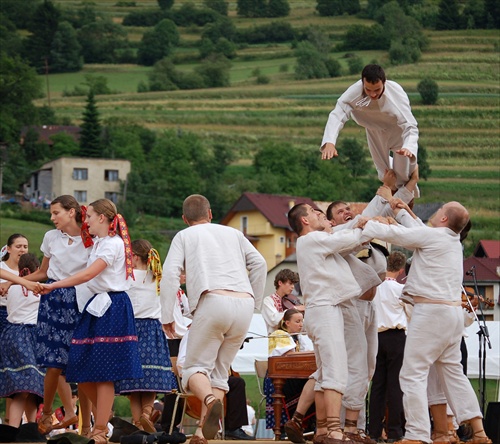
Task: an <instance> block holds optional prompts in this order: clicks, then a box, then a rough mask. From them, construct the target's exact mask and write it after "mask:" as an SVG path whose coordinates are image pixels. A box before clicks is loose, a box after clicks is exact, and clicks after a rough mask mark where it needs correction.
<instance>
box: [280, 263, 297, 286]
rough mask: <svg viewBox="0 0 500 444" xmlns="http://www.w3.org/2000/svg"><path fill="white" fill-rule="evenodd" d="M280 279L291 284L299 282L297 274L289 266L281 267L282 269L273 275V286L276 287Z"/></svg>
mask: <svg viewBox="0 0 500 444" xmlns="http://www.w3.org/2000/svg"><path fill="white" fill-rule="evenodd" d="M280 281H281V282H282V283H285V282H291V283H292V284H296V283H297V282H299V275H298V274H297V273H295V271H292V270H290V269H289V268H283V270H280V271H279V272H278V274H277V275H276V276H275V277H274V288H276V289H278V287H279V282H280Z"/></svg>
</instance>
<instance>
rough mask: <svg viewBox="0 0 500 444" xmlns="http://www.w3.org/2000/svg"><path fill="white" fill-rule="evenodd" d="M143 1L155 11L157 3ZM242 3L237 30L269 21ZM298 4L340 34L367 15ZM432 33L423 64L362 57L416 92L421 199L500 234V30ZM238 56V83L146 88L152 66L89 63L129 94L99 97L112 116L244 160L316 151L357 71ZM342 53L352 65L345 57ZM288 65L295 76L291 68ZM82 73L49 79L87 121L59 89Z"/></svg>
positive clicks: (295, 12)
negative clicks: (284, 146) (422, 87)
mask: <svg viewBox="0 0 500 444" xmlns="http://www.w3.org/2000/svg"><path fill="white" fill-rule="evenodd" d="M60 3H66V4H67V3H69V1H65V2H62V1H61V2H60ZM99 3H100V4H101V3H108V2H99ZM109 3H111V2H109ZM137 3H138V4H139V3H140V4H141V5H142V4H146V5H149V6H150V7H154V3H155V2H151V1H150V2H137ZM177 3H179V4H180V3H183V2H182V1H179V2H177V1H176V4H177ZM234 3H235V2H231V5H232V6H231V13H230V16H231V17H234V19H235V23H236V25H237V26H241V27H243V26H251V25H254V24H260V23H265V22H269V21H270V20H269V19H268V20H265V19H259V20H256V19H246V20H245V19H241V18H236V16H235V7H234ZM290 3H291V4H295V7H294V5H292V8H294V9H292V14H291V16H290V17H289V19H288V20H289V21H290V22H292V24H293V25H294V26H297V27H303V26H306V25H308V24H314V26H315V27H319V28H320V29H321V30H322V31H324V32H326V33H328V35H330V36H332V38H333V39H335V38H336V37H337V36H340V34H341V33H342V32H343V31H344V30H345V29H346V26H348V25H349V24H351V23H352V22H356V21H360V19H356V18H349V17H337V18H321V17H318V16H317V15H316V14H315V13H314V5H315V2H312V1H310V2H290ZM109 8H110V11H112V10H113V8H111V6H110V7H109ZM115 10H116V8H115ZM110 13H112V12H110ZM364 23H367V22H366V21H364ZM139 31H140V30H137V29H136V30H135V31H134V32H139ZM181 35H182V36H183V37H182V38H183V39H188V38H193V35H196V32H194V34H193V30H192V29H189V30H187V29H181ZM427 35H428V37H429V41H430V45H429V48H428V50H427V51H426V52H424V53H423V55H422V58H421V61H420V62H419V63H417V64H414V65H404V66H398V67H391V66H389V65H388V63H387V56H386V54H385V53H383V52H377V51H367V52H360V53H359V54H360V55H361V57H363V59H364V61H365V62H366V63H368V62H370V61H372V60H377V61H378V62H379V63H380V64H382V65H384V66H385V67H386V69H387V74H388V77H389V78H391V79H394V80H396V81H398V82H399V83H401V84H402V86H403V87H404V88H405V90H406V91H407V92H408V94H409V96H410V100H411V103H412V108H413V111H414V115H415V117H416V119H417V120H418V122H419V128H420V143H421V144H422V145H424V146H425V148H426V149H427V152H428V161H429V163H430V166H431V169H432V175H431V177H430V178H429V180H428V181H426V182H424V183H422V185H421V189H422V198H421V200H420V201H421V202H422V203H425V202H434V201H445V200H448V199H456V200H460V201H461V202H463V203H465V204H466V205H467V206H469V207H470V209H471V213H472V216H473V222H475V227H477V229H475V230H474V232H473V235H472V236H471V242H475V241H476V239H477V238H480V237H482V236H483V237H487V238H499V232H500V222H499V221H500V212H499V209H500V181H499V179H500V137H499V136H500V132H499V130H500V106H499V105H500V36H499V35H498V32H497V31H495V30H491V31H490V30H474V31H447V32H436V31H427ZM180 51H182V50H180ZM273 54H274V55H275V57H273ZM238 55H239V56H238V58H237V59H236V60H235V61H233V67H232V70H231V82H232V86H231V87H230V88H221V89H210V90H194V91H174V92H159V93H142V94H137V93H135V91H136V85H137V83H139V81H140V80H144V79H145V78H146V76H147V71H148V69H147V68H144V67H136V66H97V65H95V66H87V67H86V72H94V73H96V74H99V75H104V76H106V77H107V78H108V79H109V80H108V84H109V86H110V87H111V89H116V90H119V91H123V93H122V94H117V95H110V96H99V97H98V107H99V111H100V113H101V116H102V117H103V118H104V119H108V118H120V119H124V120H126V121H129V122H135V123H138V124H141V125H145V126H147V127H149V128H152V129H155V130H158V131H161V130H164V129H168V128H182V129H183V130H186V131H193V132H195V133H198V134H200V135H201V136H203V138H204V139H205V140H206V141H207V143H212V142H215V141H217V142H218V143H225V144H228V145H229V146H231V147H232V149H234V151H235V153H237V155H238V162H237V164H239V165H248V164H249V163H250V162H251V158H252V155H253V153H254V152H255V151H256V150H257V149H258V148H259V147H260V146H262V144H263V143H264V142H265V141H268V140H280V141H287V142H288V143H290V144H291V145H294V146H298V147H300V148H302V149H304V150H309V151H311V155H317V149H318V145H319V143H320V141H321V137H322V133H323V128H324V125H325V123H326V119H327V117H328V113H329V112H330V110H331V109H332V108H333V106H334V105H335V101H336V99H337V98H338V96H339V95H340V94H341V93H342V92H343V91H344V90H345V88H346V87H347V86H349V85H350V84H351V83H352V82H353V81H355V80H356V79H357V76H344V77H339V78H335V79H323V80H314V81H313V80H311V81H300V82H299V81H295V80H294V79H293V66H294V59H293V52H292V51H291V48H290V45H261V46H253V47H249V48H246V49H243V50H240V51H238ZM333 56H334V57H336V58H337V59H338V60H339V61H340V62H341V64H342V65H343V66H345V67H346V66H347V64H346V59H345V57H344V56H345V54H344V53H334V54H333ZM284 65H286V66H287V68H288V72H282V71H283V68H282V67H283V66H284ZM194 66H195V64H192V63H191V64H185V65H180V66H179V69H184V70H190V69H193V67H194ZM255 68H259V69H260V70H261V72H262V73H263V74H265V75H267V76H268V77H269V78H270V83H269V84H267V85H257V84H256V82H255V77H254V76H253V74H252V72H253V71H254V70H255ZM71 76H73V78H72V77H71ZM78 76H80V77H79V78H80V79H82V78H83V75H82V73H77V74H66V75H58V76H52V77H51V79H50V81H51V91H52V93H53V95H52V106H53V107H54V108H55V109H56V111H57V113H58V114H60V115H64V116H68V117H70V118H71V119H72V120H73V121H74V122H76V123H78V122H79V121H80V118H81V114H82V109H83V107H84V104H85V102H84V98H83V97H81V98H63V97H61V96H60V93H61V92H62V90H63V89H64V87H66V88H72V86H74V85H75V84H77V83H78V82H77V78H78ZM425 77H430V78H432V79H434V80H435V81H437V83H438V85H439V88H440V98H439V102H438V104H437V105H434V106H425V105H423V104H422V103H421V100H420V95H419V94H418V92H417V89H416V87H417V84H418V82H419V81H420V80H422V79H423V78H425ZM80 81H81V80H80ZM72 82H74V83H72ZM63 85H64V86H63ZM347 137H355V138H358V139H359V140H361V141H363V143H365V135H364V130H363V129H361V128H359V127H358V126H356V125H355V124H353V123H352V122H350V123H348V124H347V125H346V128H345V129H344V131H343V132H342V133H341V137H340V139H339V143H340V145H341V143H342V140H343V139H345V138H347ZM335 197H336V196H332V198H335Z"/></svg>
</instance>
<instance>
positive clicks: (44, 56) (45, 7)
mask: <svg viewBox="0 0 500 444" xmlns="http://www.w3.org/2000/svg"><path fill="white" fill-rule="evenodd" d="M60 17H61V12H60V11H59V10H58V9H57V8H56V7H55V6H54V4H53V3H52V2H51V1H50V0H45V1H44V2H43V3H42V4H40V5H39V6H38V7H37V8H36V9H35V11H34V13H33V16H32V19H31V21H30V23H29V25H28V31H30V32H31V35H30V36H29V37H28V38H27V39H26V51H27V55H28V58H29V60H30V62H31V65H32V66H34V67H35V68H36V69H37V71H38V72H43V71H44V70H45V67H46V64H50V49H51V47H52V41H53V40H54V35H55V33H56V32H57V28H58V25H59V20H60Z"/></svg>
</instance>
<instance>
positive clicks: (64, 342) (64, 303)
mask: <svg viewBox="0 0 500 444" xmlns="http://www.w3.org/2000/svg"><path fill="white" fill-rule="evenodd" d="M48 282H49V283H50V282H54V281H53V280H49V281H48ZM80 317H81V315H80V312H79V311H78V304H77V302H76V291H75V287H69V288H57V289H55V290H52V291H51V292H50V293H48V294H46V295H42V296H40V307H39V308H38V321H37V329H38V338H37V342H38V348H37V357H36V359H37V362H38V365H39V366H41V367H49V368H60V369H63V371H64V370H65V369H66V365H67V364H68V351H69V345H70V343H71V338H72V337H73V332H74V330H75V327H76V325H77V324H78V322H79V320H80Z"/></svg>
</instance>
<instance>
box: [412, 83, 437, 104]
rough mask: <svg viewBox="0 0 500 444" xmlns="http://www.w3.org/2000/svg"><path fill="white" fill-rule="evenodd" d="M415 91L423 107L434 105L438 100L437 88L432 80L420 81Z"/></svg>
mask: <svg viewBox="0 0 500 444" xmlns="http://www.w3.org/2000/svg"><path fill="white" fill-rule="evenodd" d="M417 91H418V92H419V93H420V97H422V103H423V104H424V105H434V104H435V103H436V102H437V100H438V95H439V87H438V84H437V83H436V82H435V81H434V80H432V79H429V78H425V79H423V80H421V81H420V82H419V84H418V85H417Z"/></svg>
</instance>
